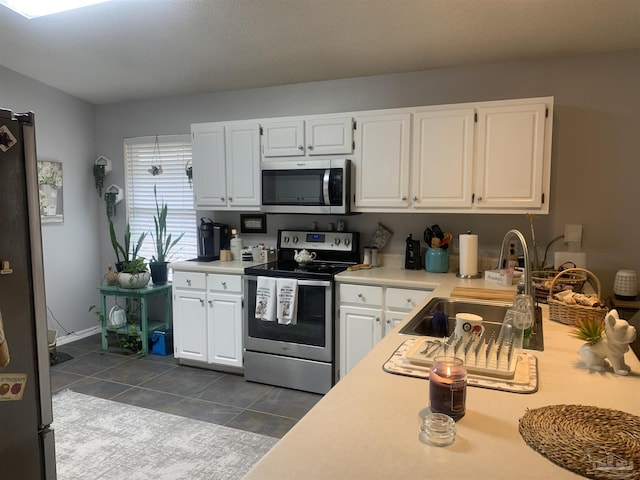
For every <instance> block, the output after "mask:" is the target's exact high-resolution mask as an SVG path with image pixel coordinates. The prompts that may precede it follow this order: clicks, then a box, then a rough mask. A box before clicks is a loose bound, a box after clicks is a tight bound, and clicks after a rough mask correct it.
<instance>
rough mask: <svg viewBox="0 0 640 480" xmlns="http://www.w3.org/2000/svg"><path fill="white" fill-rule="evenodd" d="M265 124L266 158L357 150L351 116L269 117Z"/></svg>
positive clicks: (263, 146) (332, 153) (346, 153)
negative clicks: (289, 118)
mask: <svg viewBox="0 0 640 480" xmlns="http://www.w3.org/2000/svg"><path fill="white" fill-rule="evenodd" d="M262 128H263V139H262V150H263V151H262V155H263V156H264V157H265V158H272V157H301V156H307V155H309V156H313V155H351V154H352V153H353V121H352V118H351V117H333V116H331V117H324V116H323V117H308V118H304V119H296V120H268V121H267V120H265V121H263V122H262Z"/></svg>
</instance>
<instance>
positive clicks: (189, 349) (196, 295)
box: [173, 290, 207, 362]
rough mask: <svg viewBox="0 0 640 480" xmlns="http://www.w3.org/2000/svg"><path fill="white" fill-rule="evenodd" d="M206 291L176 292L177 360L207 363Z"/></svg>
mask: <svg viewBox="0 0 640 480" xmlns="http://www.w3.org/2000/svg"><path fill="white" fill-rule="evenodd" d="M205 297H206V294H205V292H204V291H202V292H197V291H189V290H174V292H173V333H174V340H175V356H176V358H185V359H189V360H197V361H201V362H206V361H207V310H206V308H205Z"/></svg>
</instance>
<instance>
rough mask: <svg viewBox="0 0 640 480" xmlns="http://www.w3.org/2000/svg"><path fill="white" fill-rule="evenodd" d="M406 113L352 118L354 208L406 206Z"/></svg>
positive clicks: (408, 119)
mask: <svg viewBox="0 0 640 480" xmlns="http://www.w3.org/2000/svg"><path fill="white" fill-rule="evenodd" d="M410 125H411V115H410V114H409V113H406V114H404V113H398V114H387V115H372V116H362V117H357V118H356V152H355V155H354V166H355V176H356V197H355V208H356V209H360V208H362V209H366V208H377V209H378V208H392V209H399V208H405V207H407V206H408V195H409V160H410V158H409V151H410V140H409V139H410V131H409V129H410Z"/></svg>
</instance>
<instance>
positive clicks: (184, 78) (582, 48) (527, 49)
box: [0, 0, 640, 104]
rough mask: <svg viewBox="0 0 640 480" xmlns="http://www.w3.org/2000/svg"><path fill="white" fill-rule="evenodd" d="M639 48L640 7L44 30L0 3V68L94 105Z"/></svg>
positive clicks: (206, 16) (564, 6) (226, 9)
mask: <svg viewBox="0 0 640 480" xmlns="http://www.w3.org/2000/svg"><path fill="white" fill-rule="evenodd" d="M629 48H640V0H115V1H113V2H111V3H106V4H100V5H95V6H91V7H86V8H83V9H79V10H76V11H72V12H67V13H61V14H56V15H52V16H49V17H42V18H36V19H33V20H27V19H25V18H23V17H21V16H19V15H17V14H15V13H13V12H11V11H9V10H7V9H6V8H5V7H2V6H0V65H3V66H5V67H7V68H9V69H11V70H14V71H16V72H18V73H21V74H23V75H26V76H28V77H32V78H34V79H36V80H39V81H41V82H43V83H46V84H48V85H51V86H53V87H56V88H58V89H60V90H63V91H65V92H67V93H70V94H71V95H74V96H76V97H79V98H81V99H84V100H86V101H88V102H91V103H95V104H104V103H113V102H121V101H128V100H135V99H146V98H154V97H164V96H171V95H182V94H191V93H203V92H214V91H220V90H235V89H243V88H253V87H264V86H272V85H284V84H291V83H302V82H312V81H318V80H329V79H337V78H350V77H360V76H367V75H379V74H386V73H396V72H409V71H418V70H428V69H433V68H442V67H449V66H459V65H472V64H480V63H493V62H501V61H507V60H517V59H531V58H538V57H548V56H560V55H570V54H578V53H593V52H605V51H613V50H623V49H629ZM1 84H2V79H1V78H0V86H1Z"/></svg>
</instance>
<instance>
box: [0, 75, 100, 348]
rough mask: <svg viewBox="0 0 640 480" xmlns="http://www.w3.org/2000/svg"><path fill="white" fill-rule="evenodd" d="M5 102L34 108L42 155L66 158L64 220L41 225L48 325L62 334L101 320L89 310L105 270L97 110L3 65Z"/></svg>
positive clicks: (0, 88) (1, 98)
mask: <svg viewBox="0 0 640 480" xmlns="http://www.w3.org/2000/svg"><path fill="white" fill-rule="evenodd" d="M0 107H2V108H6V109H10V110H13V111H14V112H26V111H30V110H32V111H34V112H35V121H36V150H37V155H38V159H40V160H56V161H60V162H62V169H63V175H64V180H63V181H64V185H63V188H64V190H63V194H64V198H63V201H64V223H53V224H43V225H42V243H43V250H44V270H45V282H46V296H47V307H48V308H49V315H48V317H49V327H50V328H53V329H55V330H58V332H59V336H62V335H64V330H67V331H69V332H78V331H81V330H84V329H87V328H89V327H93V326H95V325H97V320H96V317H95V315H93V314H89V313H88V309H89V306H90V305H92V304H97V303H98V295H97V290H96V286H97V285H98V280H99V279H100V278H101V275H102V273H101V271H102V270H103V268H101V266H100V239H99V231H98V225H99V224H98V220H97V211H98V194H97V192H96V190H95V188H94V187H93V175H92V169H91V166H92V165H93V161H94V160H95V158H96V157H95V151H96V148H95V134H96V129H95V109H94V107H93V106H92V105H90V104H88V103H86V102H83V101H81V100H78V99H77V98H75V97H72V96H70V95H67V94H66V93H63V92H61V91H59V90H56V89H54V88H51V87H49V86H47V85H44V84H42V83H39V82H36V81H34V80H32V79H30V78H27V77H24V76H22V75H19V74H17V73H15V72H13V71H11V70H8V69H5V68H4V67H1V66H0ZM0 208H1V207H0ZM0 231H1V232H2V233H1V234H2V235H8V234H9V233H10V232H6V231H5V230H0ZM104 270H106V269H104ZM54 317H55V319H57V320H58V321H59V322H60V324H61V325H62V326H61V325H59V324H58V323H57V322H56V321H55V319H54Z"/></svg>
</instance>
